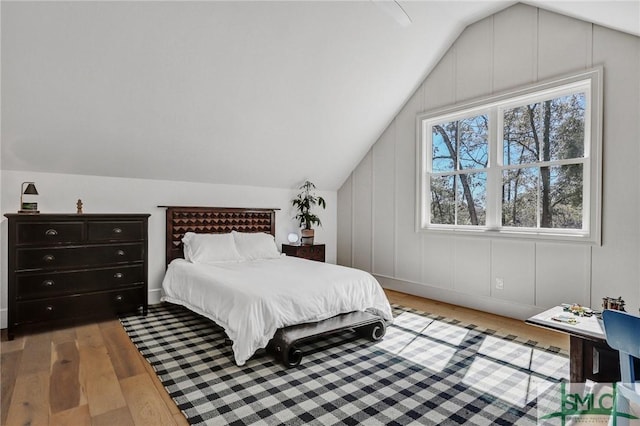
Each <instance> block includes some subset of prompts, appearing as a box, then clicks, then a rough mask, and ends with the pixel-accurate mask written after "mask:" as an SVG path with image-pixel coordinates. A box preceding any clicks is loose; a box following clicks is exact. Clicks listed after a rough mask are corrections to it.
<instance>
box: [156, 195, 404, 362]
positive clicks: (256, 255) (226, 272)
mask: <svg viewBox="0 0 640 426" xmlns="http://www.w3.org/2000/svg"><path fill="white" fill-rule="evenodd" d="M165 208H166V209H167V210H166V215H167V216H166V263H167V272H166V274H165V277H164V280H163V291H164V296H163V301H165V302H169V303H174V304H178V305H182V306H184V307H186V308H188V309H190V310H191V311H193V312H196V313H197V314H200V315H202V316H204V317H207V318H209V319H211V320H213V321H214V322H215V323H217V324H218V325H219V326H221V327H223V328H224V330H225V332H226V333H227V335H228V337H229V338H230V339H231V341H232V344H233V353H234V358H235V362H236V364H237V365H244V364H245V363H246V362H247V360H249V359H250V358H251V356H253V354H254V353H255V352H256V351H257V350H259V349H263V348H264V349H266V350H267V351H269V352H270V353H272V354H273V355H274V356H275V357H276V359H278V360H279V361H281V362H282V363H283V364H284V365H285V366H288V367H292V366H296V365H298V364H300V362H301V359H302V351H301V350H300V345H301V344H302V343H304V342H305V341H306V340H309V339H313V338H318V337H320V336H323V335H327V334H333V333H337V332H342V331H344V330H353V331H355V332H356V333H355V334H354V335H355V336H360V337H367V338H369V339H371V340H379V339H381V338H382V337H383V336H384V333H385V329H386V323H387V322H389V321H391V320H392V314H391V307H390V305H389V302H388V300H387V298H386V296H385V294H384V292H383V291H382V288H381V287H380V285H379V284H378V282H377V281H376V280H375V278H373V276H371V275H370V274H368V273H367V272H364V271H360V270H357V269H353V268H347V267H343V266H339V265H332V264H326V263H322V262H315V261H311V260H306V259H300V258H295V257H287V256H284V255H281V254H280V253H279V252H278V250H277V247H276V246H275V241H274V235H275V209H246V208H219V207H183V206H170V207H165ZM183 241H185V242H186V244H184V243H183ZM236 249H237V250H236ZM185 257H186V258H185Z"/></svg>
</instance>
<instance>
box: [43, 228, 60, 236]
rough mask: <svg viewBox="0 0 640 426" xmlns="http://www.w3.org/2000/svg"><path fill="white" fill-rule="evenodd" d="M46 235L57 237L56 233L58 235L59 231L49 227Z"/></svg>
mask: <svg viewBox="0 0 640 426" xmlns="http://www.w3.org/2000/svg"><path fill="white" fill-rule="evenodd" d="M44 235H46V236H47V237H55V236H56V235H58V231H56V230H55V229H47V230H46V231H45V233H44Z"/></svg>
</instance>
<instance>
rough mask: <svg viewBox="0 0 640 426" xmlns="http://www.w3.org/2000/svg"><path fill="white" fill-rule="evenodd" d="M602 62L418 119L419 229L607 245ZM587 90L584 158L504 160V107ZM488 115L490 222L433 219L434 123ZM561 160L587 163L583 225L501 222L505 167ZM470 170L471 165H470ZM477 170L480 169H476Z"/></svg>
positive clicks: (454, 173)
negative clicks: (604, 240)
mask: <svg viewBox="0 0 640 426" xmlns="http://www.w3.org/2000/svg"><path fill="white" fill-rule="evenodd" d="M602 74H603V69H602V67H597V68H592V69H589V70H585V71H581V72H578V73H573V74H570V75H565V76H561V77H557V78H554V79H550V80H546V81H543V82H538V83H535V84H532V85H528V86H525V87H520V88H517V89H513V90H509V91H506V92H503V93H501V94H497V95H493V96H488V97H482V98H478V99H475V100H472V101H468V102H464V103H461V104H457V105H451V106H448V107H444V108H439V109H436V110H433V111H428V112H424V113H421V114H418V115H417V118H416V148H417V152H416V154H417V155H416V171H417V173H416V215H415V218H416V223H415V227H416V232H426V233H439V234H442V233H445V234H447V233H448V234H455V235H460V236H467V235H469V236H477V235H480V236H485V237H498V238H503V237H504V238H517V239H533V240H547V241H558V242H579V243H588V244H594V245H601V244H602V237H601V233H602V230H601V215H602V91H603V90H602V85H603V84H602V81H603V75H602ZM579 92H584V93H585V113H584V122H585V127H584V147H583V148H584V157H583V158H571V159H559V160H551V161H542V160H538V161H537V162H536V163H526V164H511V165H505V164H503V161H504V159H503V158H502V153H503V150H504V146H503V135H502V129H503V120H504V111H505V110H508V109H510V108H516V107H521V106H524V105H529V104H531V103H534V102H540V101H542V100H548V99H554V98H557V97H561V96H564V95H568V94H575V93H579ZM480 114H486V115H487V116H488V120H489V128H488V132H487V135H488V161H487V167H486V168H485V169H480V170H486V173H487V183H486V194H485V196H486V201H485V204H486V206H485V207H486V221H485V225H484V226H481V225H477V226H476V225H455V224H454V225H450V224H431V223H430V215H431V189H430V185H429V181H430V180H429V178H430V176H431V175H432V172H431V170H430V169H431V166H432V155H433V147H432V142H431V140H432V128H433V126H434V125H435V124H441V123H446V122H449V121H454V120H460V119H463V118H469V117H475V116H477V115H480ZM562 164H582V165H583V179H582V184H583V188H582V203H583V209H582V223H583V226H582V229H561V228H540V227H536V228H531V227H529V228H525V227H514V226H504V225H502V200H501V197H500V194H501V187H502V183H501V182H502V173H503V170H512V169H516V168H525V167H534V168H538V169H540V168H541V167H545V166H548V167H554V166H558V165H562ZM466 170H467V169H464V170H458V169H457V167H456V166H455V165H454V170H452V171H450V172H442V171H441V172H434V173H433V174H434V175H436V176H441V175H452V176H455V177H456V179H457V176H458V175H459V174H461V173H465V171H466ZM469 170H470V171H471V170H472V169H469ZM475 170H478V169H475Z"/></svg>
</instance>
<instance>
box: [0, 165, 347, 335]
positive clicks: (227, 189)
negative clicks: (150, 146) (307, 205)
mask: <svg viewBox="0 0 640 426" xmlns="http://www.w3.org/2000/svg"><path fill="white" fill-rule="evenodd" d="M0 176H1V180H2V187H1V189H2V193H1V195H0V205H1V206H2V208H3V210H2V214H4V213H15V212H17V211H18V209H19V204H20V184H21V182H23V181H33V182H35V183H36V187H37V188H38V192H39V195H38V196H37V202H38V208H39V210H40V211H41V212H43V213H44V212H46V213H75V212H76V201H77V200H78V198H80V199H82V202H83V204H84V208H83V210H84V212H85V213H150V214H151V217H150V218H149V303H157V302H158V301H159V300H160V288H161V284H162V278H163V276H164V270H165V264H164V262H165V248H164V244H165V210H164V209H162V208H158V206H159V205H165V206H168V205H175V206H181V205H182V206H218V207H265V208H279V209H280V210H279V211H277V212H276V242H277V243H278V246H279V247H280V244H281V243H283V242H286V241H287V235H288V233H289V232H298V226H297V223H296V222H295V221H293V220H291V218H292V217H293V216H294V212H293V211H292V210H291V207H290V206H291V199H292V198H293V197H294V196H295V194H296V193H297V192H298V191H297V189H296V188H294V189H280V188H260V187H250V186H239V185H214V184H202V183H190V182H173V181H161V180H147V179H124V178H109V177H99V176H81V175H67V174H54V173H35V172H15V171H7V170H4V171H2V173H1V174H0ZM318 194H319V195H321V196H322V197H324V198H325V200H326V201H327V208H326V210H321V209H320V210H318V211H317V214H318V216H320V219H321V220H322V224H323V226H322V227H319V228H317V229H316V237H315V240H316V242H318V243H325V244H326V258H327V262H330V263H335V262H336V233H337V232H336V227H337V218H336V208H337V197H336V192H327V191H318ZM1 219H2V221H1V222H0V243H1V245H0V247H1V251H2V254H1V255H0V259H1V260H0V271H1V273H0V299H1V301H0V322H1V327H2V328H4V327H6V325H7V256H6V247H7V220H6V218H5V217H4V216H2V217H1Z"/></svg>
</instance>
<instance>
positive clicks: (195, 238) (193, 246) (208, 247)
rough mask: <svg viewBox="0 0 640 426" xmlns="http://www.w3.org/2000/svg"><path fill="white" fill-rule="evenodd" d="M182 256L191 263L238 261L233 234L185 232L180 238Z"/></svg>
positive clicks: (239, 259) (239, 258)
mask: <svg viewBox="0 0 640 426" xmlns="http://www.w3.org/2000/svg"><path fill="white" fill-rule="evenodd" d="M182 243H183V244H184V258H185V259H186V260H188V261H189V262H192V263H219V262H240V261H241V260H242V257H240V254H238V250H237V249H236V245H235V242H234V239H233V235H231V234H230V233H226V234H196V233H193V232H187V233H186V234H184V237H183V238H182Z"/></svg>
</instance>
